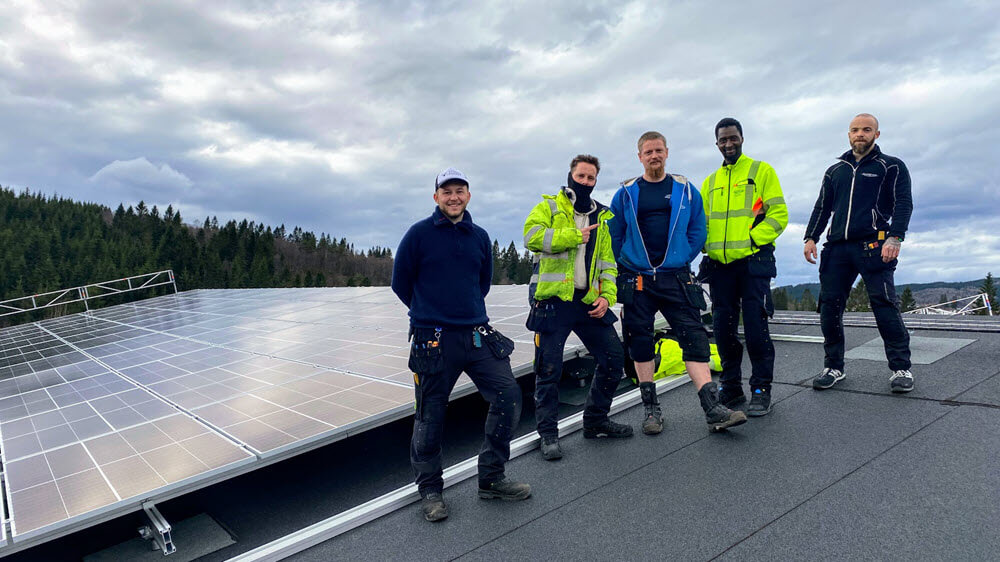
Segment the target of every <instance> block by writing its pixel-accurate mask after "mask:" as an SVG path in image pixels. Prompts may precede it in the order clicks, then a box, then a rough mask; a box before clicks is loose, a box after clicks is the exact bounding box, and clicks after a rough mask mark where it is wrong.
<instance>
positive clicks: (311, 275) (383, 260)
mask: <svg viewBox="0 0 1000 562" xmlns="http://www.w3.org/2000/svg"><path fill="white" fill-rule="evenodd" d="M493 255H494V265H495V268H494V279H493V280H494V282H495V283H498V284H505V283H527V282H528V278H529V277H530V275H531V258H530V255H529V254H528V253H524V254H523V255H522V254H518V252H517V248H516V247H515V246H514V243H513V242H511V243H510V245H509V246H507V247H506V248H505V249H502V248H501V246H500V245H499V243H498V242H494V243H493ZM163 269H172V270H173V271H174V274H175V275H176V278H177V285H178V289H180V290H188V289H202V288H208V289H212V288H243V287H332V286H368V285H388V284H389V281H390V279H391V277H392V250H390V249H388V248H380V247H375V248H370V249H356V248H355V247H354V245H353V244H351V243H350V242H348V241H347V240H346V239H345V238H340V239H339V240H338V239H335V238H333V237H332V236H331V235H330V234H325V233H322V234H320V235H319V236H317V235H316V234H315V233H313V232H309V231H304V230H302V229H301V228H298V227H296V228H293V229H292V230H290V231H289V230H286V228H285V226H284V225H281V226H278V227H272V226H267V225H263V224H258V223H254V222H248V221H246V220H243V221H240V222H237V221H235V220H232V221H229V222H226V223H225V224H219V221H218V220H217V219H216V218H214V217H210V218H205V219H204V220H203V221H200V222H199V223H198V224H190V223H188V222H186V221H185V219H184V218H183V217H181V213H180V212H179V211H178V210H175V209H174V208H173V207H167V208H166V209H163V210H161V209H158V208H157V207H156V206H153V207H151V208H150V207H147V205H146V204H145V203H143V202H139V203H138V204H136V205H135V206H134V207H133V206H128V207H126V206H124V205H119V206H118V208H117V209H115V210H114V211H112V210H111V209H109V208H107V207H104V206H102V205H98V204H94V203H80V202H76V201H73V200H71V199H66V198H61V197H54V196H45V195H43V194H41V193H32V192H29V191H27V190H25V191H23V192H20V193H17V192H14V191H12V190H10V189H6V188H0V300H6V299H11V298H17V297H22V296H25V295H31V294H37V293H43V292H46V291H54V290H56V289H63V288H69V287H75V286H80V285H86V284H89V283H94V282H99V281H107V280H111V279H117V278H121V277H126V276H132V275H139V274H143V273H149V272H153V271H159V270H163Z"/></svg>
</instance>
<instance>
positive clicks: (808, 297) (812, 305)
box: [798, 289, 816, 312]
mask: <svg viewBox="0 0 1000 562" xmlns="http://www.w3.org/2000/svg"><path fill="white" fill-rule="evenodd" d="M798 309H799V310H808V311H813V312H815V310H816V297H814V296H813V294H812V291H810V290H809V289H806V290H805V291H803V292H802V298H801V299H799V305H798Z"/></svg>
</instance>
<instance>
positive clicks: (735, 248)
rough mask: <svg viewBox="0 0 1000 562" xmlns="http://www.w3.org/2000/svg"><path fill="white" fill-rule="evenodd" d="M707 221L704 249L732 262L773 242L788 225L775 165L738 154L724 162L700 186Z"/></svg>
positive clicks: (715, 257) (718, 258)
mask: <svg viewBox="0 0 1000 562" xmlns="http://www.w3.org/2000/svg"><path fill="white" fill-rule="evenodd" d="M701 195H702V200H703V201H704V204H705V217H706V221H707V224H708V238H707V239H706V241H705V251H706V252H707V253H708V257H710V258H712V259H713V260H715V261H718V262H721V263H731V262H733V261H736V260H738V259H742V258H745V257H747V256H750V255H753V254H755V253H757V251H758V250H759V247H760V246H765V245H767V244H773V243H774V241H775V240H776V239H777V238H778V235H779V234H781V232H782V231H783V230H785V227H786V226H788V207H786V206H785V197H784V196H783V195H782V193H781V184H779V183H778V175H777V174H775V173H774V168H772V167H771V166H770V164H768V163H767V162H763V161H760V160H753V159H751V158H749V157H747V156H746V155H741V156H740V158H739V160H737V161H736V163H735V164H733V165H726V164H723V165H722V167H721V168H719V169H718V170H716V171H715V172H714V173H713V174H712V175H711V176H709V177H708V178H706V179H705V181H704V183H702V186H701Z"/></svg>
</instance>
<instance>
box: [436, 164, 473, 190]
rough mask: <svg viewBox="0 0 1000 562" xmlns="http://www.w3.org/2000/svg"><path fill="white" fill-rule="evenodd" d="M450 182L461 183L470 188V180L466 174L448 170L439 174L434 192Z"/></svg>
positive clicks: (451, 169)
mask: <svg viewBox="0 0 1000 562" xmlns="http://www.w3.org/2000/svg"><path fill="white" fill-rule="evenodd" d="M450 181H460V182H462V183H464V184H465V186H466V187H468V186H469V178H467V177H465V174H463V173H462V172H460V171H458V170H457V169H455V168H448V169H446V170H445V171H443V172H441V173H440V174H438V177H437V179H436V180H434V190H435V191H437V189H438V188H439V187H441V186H442V185H444V184H446V183H448V182H450Z"/></svg>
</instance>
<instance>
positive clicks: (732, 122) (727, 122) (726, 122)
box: [715, 117, 743, 140]
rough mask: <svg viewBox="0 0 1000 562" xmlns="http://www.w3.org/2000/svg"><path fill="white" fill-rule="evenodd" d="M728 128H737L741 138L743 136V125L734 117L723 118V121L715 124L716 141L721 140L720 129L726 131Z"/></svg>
mask: <svg viewBox="0 0 1000 562" xmlns="http://www.w3.org/2000/svg"><path fill="white" fill-rule="evenodd" d="M726 127H736V130H737V131H739V132H740V136H741V137H742V136H743V125H740V122H739V121H737V120H736V119H733V118H732V117H723V118H722V120H721V121H719V122H718V123H716V124H715V139H716V140H718V139H719V129H724V128H726Z"/></svg>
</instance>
